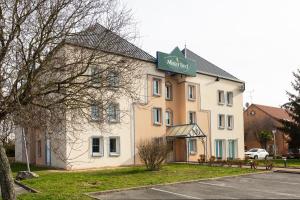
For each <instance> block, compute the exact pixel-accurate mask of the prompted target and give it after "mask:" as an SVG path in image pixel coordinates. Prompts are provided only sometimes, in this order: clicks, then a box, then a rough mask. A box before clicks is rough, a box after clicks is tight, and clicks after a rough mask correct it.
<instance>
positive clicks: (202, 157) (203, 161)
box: [198, 154, 205, 163]
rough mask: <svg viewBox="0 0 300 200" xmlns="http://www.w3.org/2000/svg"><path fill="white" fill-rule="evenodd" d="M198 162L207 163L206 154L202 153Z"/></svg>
mask: <svg viewBox="0 0 300 200" xmlns="http://www.w3.org/2000/svg"><path fill="white" fill-rule="evenodd" d="M198 162H199V163H205V155H204V154H201V155H200V156H199V159H198Z"/></svg>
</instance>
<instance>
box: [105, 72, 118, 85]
mask: <svg viewBox="0 0 300 200" xmlns="http://www.w3.org/2000/svg"><path fill="white" fill-rule="evenodd" d="M119 81H120V80H119V74H118V73H117V72H116V71H110V72H109V73H108V86H109V87H117V86H118V85H119Z"/></svg>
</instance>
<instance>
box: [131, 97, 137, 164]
mask: <svg viewBox="0 0 300 200" xmlns="http://www.w3.org/2000/svg"><path fill="white" fill-rule="evenodd" d="M131 141H132V145H131V155H132V156H133V164H134V165H136V159H135V103H131Z"/></svg>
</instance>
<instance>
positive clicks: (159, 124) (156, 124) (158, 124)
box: [153, 122, 161, 126]
mask: <svg viewBox="0 0 300 200" xmlns="http://www.w3.org/2000/svg"><path fill="white" fill-rule="evenodd" d="M153 125H154V126H161V123H155V122H154V123H153Z"/></svg>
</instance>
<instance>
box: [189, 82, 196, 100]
mask: <svg viewBox="0 0 300 200" xmlns="http://www.w3.org/2000/svg"><path fill="white" fill-rule="evenodd" d="M188 98H189V100H195V99H196V86H194V85H188Z"/></svg>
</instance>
